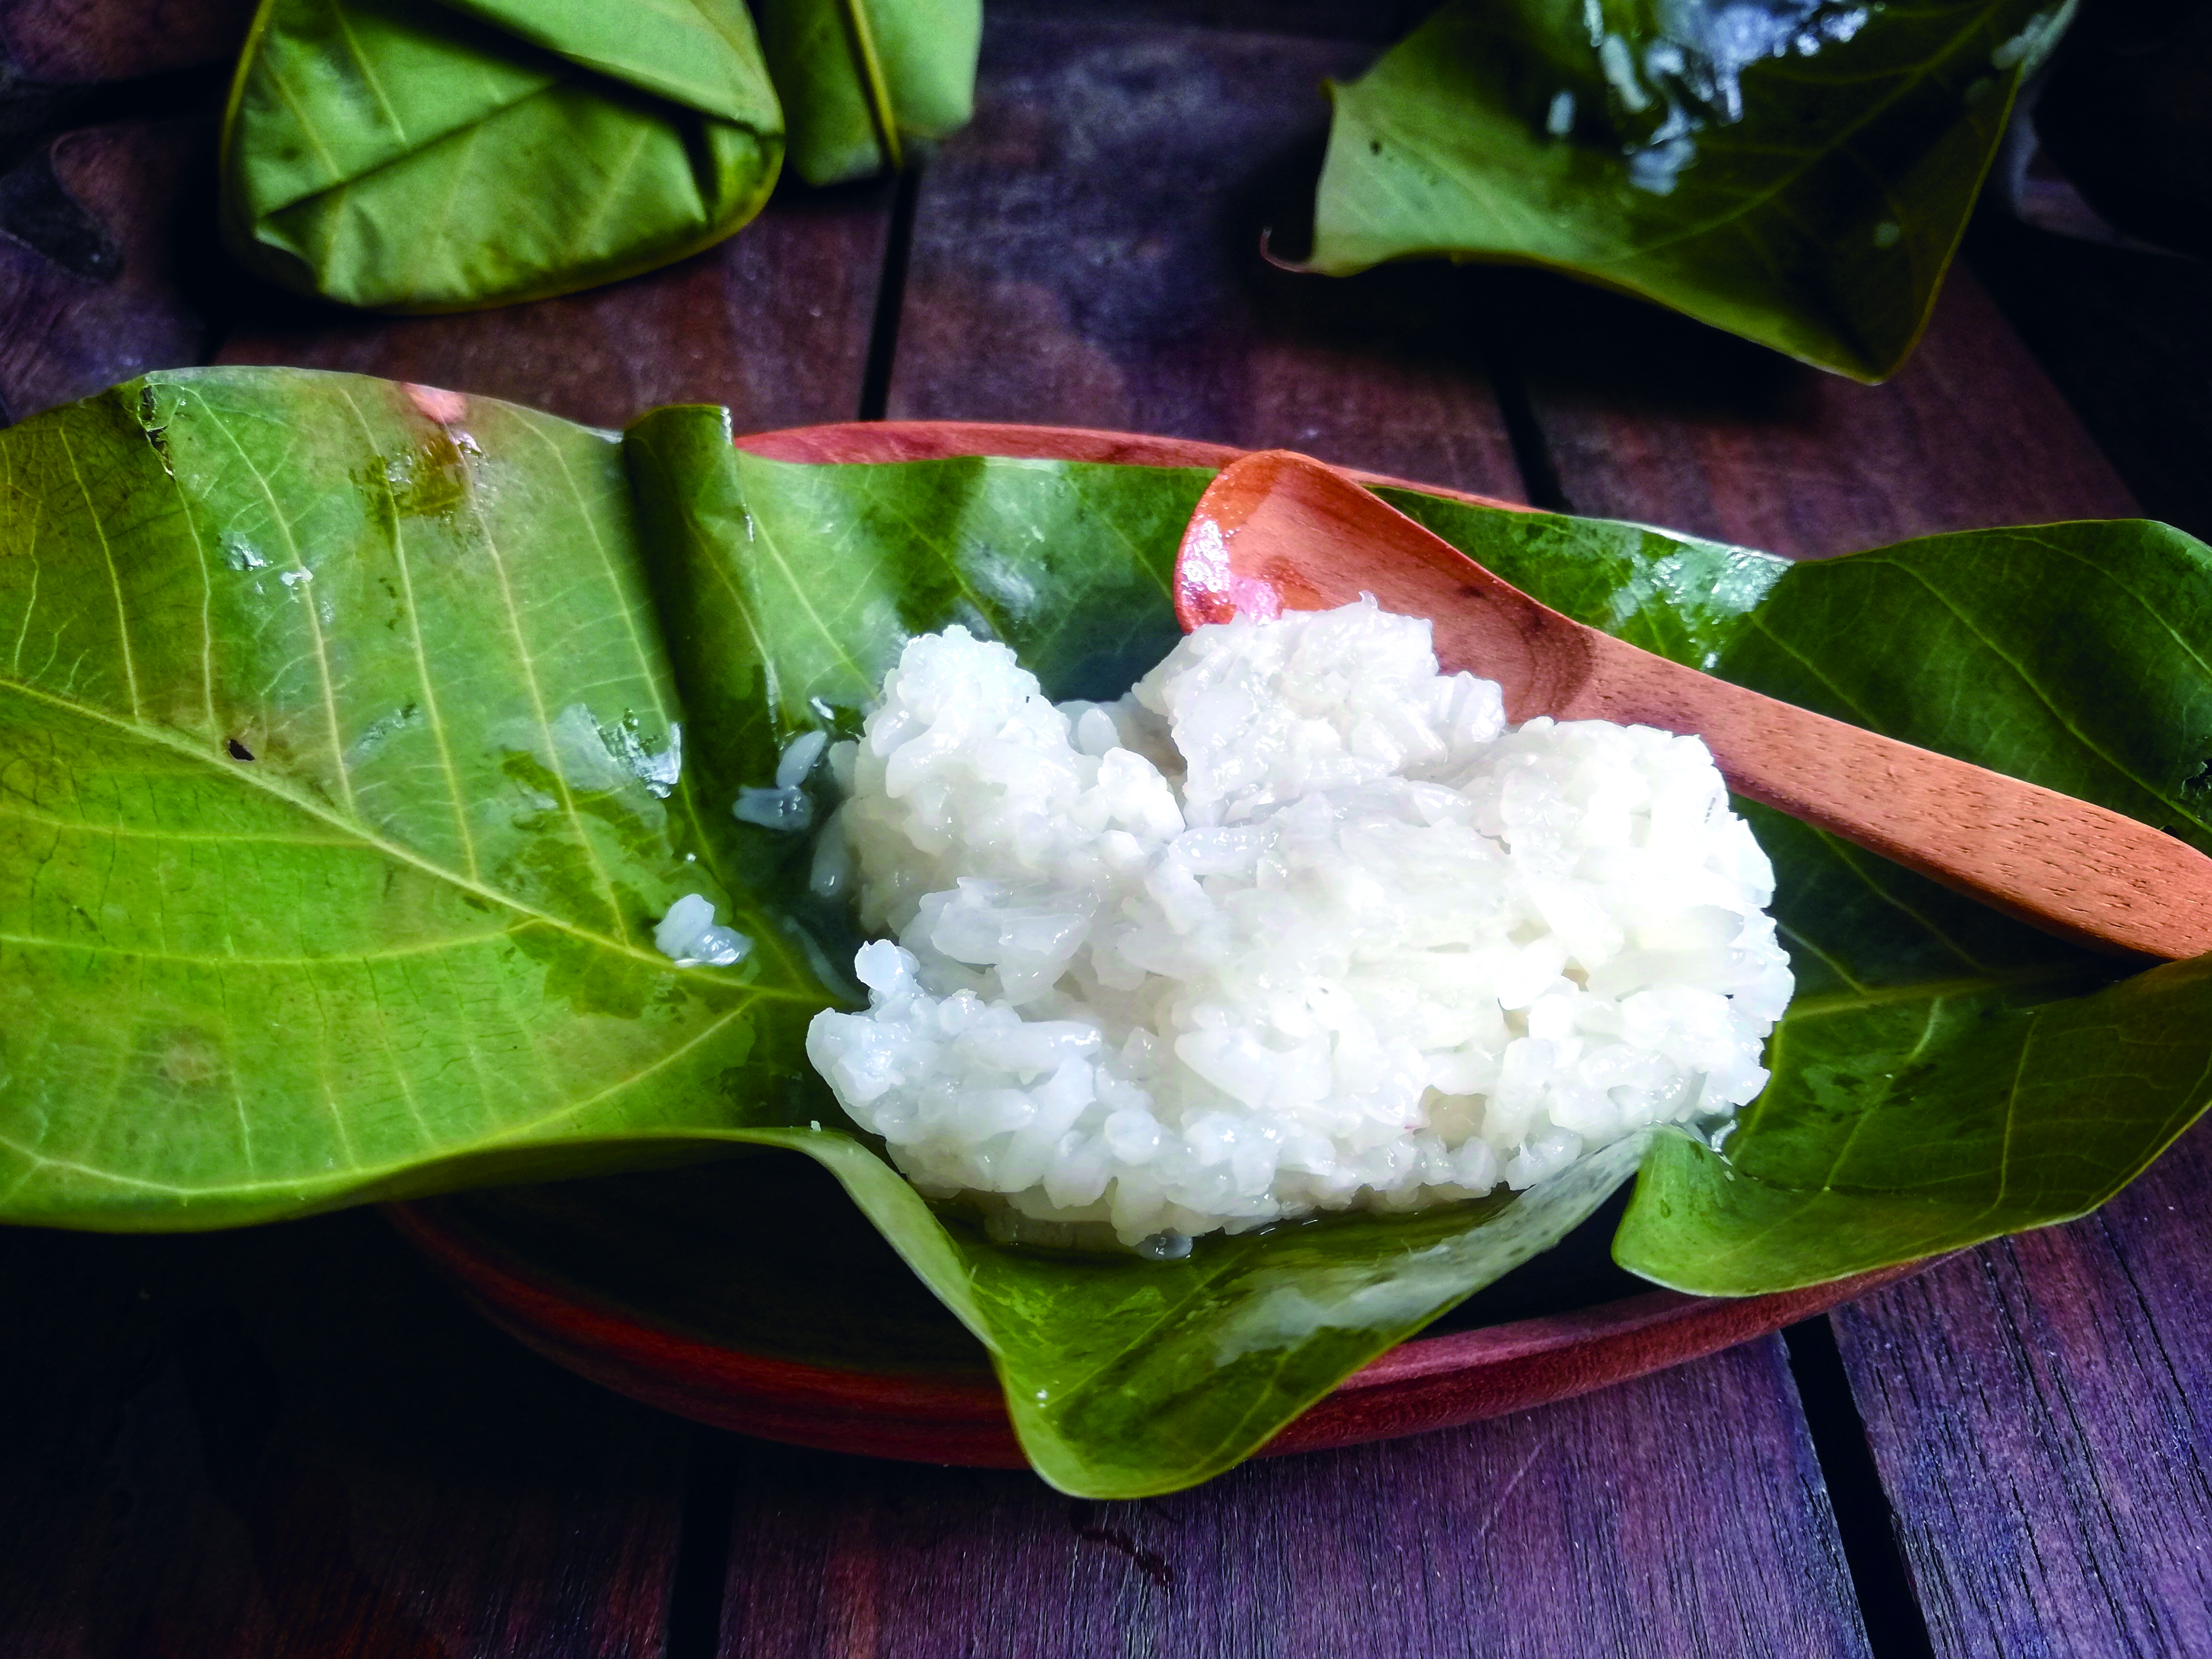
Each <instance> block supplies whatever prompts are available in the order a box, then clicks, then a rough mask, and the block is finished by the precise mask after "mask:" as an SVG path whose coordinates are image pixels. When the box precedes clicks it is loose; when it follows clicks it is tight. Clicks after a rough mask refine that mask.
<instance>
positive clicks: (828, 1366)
mask: <svg viewBox="0 0 2212 1659" xmlns="http://www.w3.org/2000/svg"><path fill="white" fill-rule="evenodd" d="M738 444H739V445H740V446H741V447H744V448H746V449H749V450H751V451H753V452H754V453H757V454H762V455H767V456H771V457H774V458H775V459H781V460H794V461H815V462H827V461H901V460H924V459H937V458H941V457H945V456H952V455H1012V456H1020V457H1029V458H1042V459H1067V460H1085V461H1111V462H1122V463H1136V464H1140V465H1152V466H1199V467H1209V468H1212V467H1219V466H1221V465H1224V464H1225V462H1227V461H1228V460H1230V459H1233V458H1234V457H1235V456H1237V454H1239V453H1242V452H1240V451H1237V450H1235V449H1231V448H1230V447H1226V446H1224V445H1220V444H1208V443H1200V442H1197V441H1192V440H1185V439H1176V438H1156V437H1144V436H1139V435H1133V434H1129V433H1120V432H1100V431H1091V430H1085V429H1079V428H1054V427H1033V426H1008V425H1000V424H993V423H987V422H957V421H888V422H854V423H849V424H843V425H835V426H818V427H803V428H796V429H793V430H790V431H784V432H770V433H762V434H758V435H754V436H750V437H745V438H740V439H738ZM1356 476H1358V477H1363V478H1366V479H1368V480H1369V481H1370V482H1376V483H1403V482H1405V481H1403V480H1400V479H1394V478H1383V477H1377V476H1376V475H1369V474H1358V475H1356ZM1409 487H1411V488H1418V489H1428V490H1430V491H1431V493H1433V494H1437V495H1455V496H1457V497H1459V498H1460V499H1462V500H1466V501H1485V502H1486V503H1487V504H1488V505H1492V506H1497V507H1513V506H1515V505H1516V504H1515V503H1512V502H1508V501H1489V500H1488V498H1487V497H1484V496H1479V495H1468V494H1467V493H1466V492H1465V491H1462V490H1446V489H1437V488H1436V487H1434V486H1431V485H1410V486H1409ZM1522 510H1525V509H1522ZM1619 1212H1620V1200H1616V1201H1615V1202H1614V1203H1613V1204H1611V1205H1608V1206H1606V1208H1605V1209H1604V1210H1602V1211H1601V1212H1600V1213H1599V1214H1598V1215H1596V1216H1595V1217H1593V1218H1591V1219H1590V1220H1589V1222H1588V1223H1586V1224H1585V1225H1583V1227H1582V1228H1581V1229H1579V1230H1578V1231H1577V1232H1576V1233H1575V1234H1574V1235H1573V1236H1571V1237H1570V1238H1569V1239H1568V1240H1567V1241H1566V1242H1565V1243H1562V1244H1561V1245H1559V1247H1558V1248H1556V1249H1553V1250H1552V1251H1549V1252H1547V1254H1546V1255H1543V1256H1541V1257H1539V1258H1538V1259H1537V1260H1536V1261H1532V1262H1530V1263H1528V1265H1527V1266H1525V1267H1522V1268H1520V1269H1519V1270H1517V1271H1516V1272H1515V1273H1511V1274H1510V1275H1508V1276H1507V1278H1506V1279H1503V1280H1501V1281H1499V1283H1498V1284H1497V1285H1493V1286H1492V1287H1491V1288H1490V1289H1489V1290H1486V1291H1483V1292H1482V1293H1480V1295H1478V1296H1476V1297H1473V1298H1471V1299H1470V1301H1469V1302H1468V1303H1467V1304H1465V1305H1463V1306H1462V1308H1461V1309H1459V1310H1455V1313H1454V1314H1453V1315H1451V1316H1449V1317H1448V1318H1447V1319H1446V1320H1444V1321H1442V1322H1439V1323H1438V1324H1437V1325H1436V1326H1433V1327H1431V1329H1430V1330H1429V1331H1428V1332H1426V1333H1425V1334H1423V1335H1421V1336H1420V1337H1419V1338H1417V1339H1415V1340H1413V1341H1410V1342H1407V1343H1405V1344H1403V1345H1402V1346H1400V1347H1398V1348H1396V1349H1395V1350H1393V1351H1392V1352H1389V1353H1387V1354H1384V1355H1383V1356H1382V1357H1381V1358H1378V1359H1376V1360H1375V1361H1374V1362H1373V1363H1372V1364H1369V1365H1368V1366H1367V1367H1366V1368H1365V1369H1364V1370H1360V1371H1358V1372H1357V1373H1355V1374H1354V1375H1353V1376H1350V1377H1348V1378H1346V1381H1345V1382H1344V1383H1341V1384H1340V1385H1339V1387H1338V1388H1337V1389H1336V1391H1335V1392H1334V1393H1333V1394H1331V1395H1328V1397H1327V1398H1326V1399H1324V1400H1322V1401H1320V1402H1319V1403H1318V1404H1316V1406H1314V1407H1312V1408H1311V1409H1310V1410H1309V1411H1308V1412H1306V1413H1305V1414H1304V1416H1302V1417H1300V1418H1298V1419H1297V1420H1296V1421H1295V1422H1293V1423H1291V1425H1289V1427H1287V1428H1286V1429H1285V1430H1284V1431H1283V1432H1282V1433H1281V1434H1280V1435H1279V1436H1278V1437H1276V1438H1275V1439H1274V1440H1273V1442H1272V1443H1270V1444H1269V1445H1268V1447H1267V1455H1274V1454H1277V1453H1283V1452H1296V1451H1312V1450H1317V1449H1322V1448H1325V1447H1331V1446H1346V1445H1352V1444H1356V1443H1359V1442H1362V1441H1368V1440H1383V1439H1389V1438H1393V1437H1397V1436H1400V1435H1407V1434H1418V1433H1421V1432H1423V1431H1427V1430H1431V1429H1441V1428H1449V1427H1451V1426H1453V1425H1457V1424H1462V1423H1471V1422H1474V1421H1475V1420H1477V1419H1480V1418H1485V1417H1493V1416H1497V1415H1499V1414H1501V1413H1506V1412H1512V1411H1519V1410H1522V1409H1525V1408H1526V1407H1531V1406H1536V1405H1541V1404H1543V1403H1544V1402H1546V1401H1553V1400H1561V1399H1565V1398H1567V1397H1568V1396H1570V1395H1577V1394H1583V1393H1586V1392H1588V1391H1589V1390H1590V1389H1598V1388H1603V1387H1604V1386H1606V1385H1607V1383H1618V1382H1622V1381H1625V1380H1626V1379H1627V1378H1629V1377H1633V1376H1643V1375H1644V1374H1645V1373H1647V1372H1650V1371H1654V1370H1661V1369H1663V1368H1664V1367H1666V1366H1668V1365H1674V1364H1681V1363H1682V1362H1683V1361H1685V1360H1689V1359H1694V1358H1699V1357H1700V1356H1702V1355H1705V1354H1708V1353H1711V1352H1716V1351H1717V1350H1719V1349H1721V1348H1724V1347H1728V1346H1731V1345H1733V1344H1735V1343H1737V1342H1741V1341H1745V1340H1748V1339H1750V1338H1753V1337H1756V1336H1762V1335H1765V1334H1767V1333H1769V1332H1771V1331H1774V1330H1778V1329H1779V1328H1781V1327H1783V1326H1784V1325H1786V1324H1790V1323H1791V1322H1794V1321H1796V1320H1799V1319H1803V1318H1806V1317H1808V1316H1811V1315H1814V1314H1816V1313H1819V1312H1821V1311H1823V1310H1826V1309H1828V1308H1831V1307H1833V1306H1834V1305H1835V1304H1838V1303H1839V1302H1843V1301H1846V1300H1848V1299H1850V1297H1855V1296H1858V1295H1861V1294H1863V1293H1864V1292H1865V1291H1869V1290H1872V1289H1873V1288H1875V1286H1877V1285H1884V1284H1887V1283H1889V1282H1890V1281H1892V1280H1893V1279H1899V1278H1902V1277H1904V1276H1905V1274H1907V1273H1912V1272H1915V1271H1917V1266H1914V1267H1896V1268H1891V1269H1888V1270H1886V1271H1884V1272H1881V1273H1869V1274H1866V1275H1863V1276H1862V1277H1860V1278H1857V1279H1846V1280H1843V1281H1841V1282H1838V1283H1836V1284H1832V1285H1819V1286H1816V1287H1814V1289H1811V1290H1806V1291H1791V1292H1788V1293H1786V1294H1783V1295H1778V1296H1764V1297H1746V1298H1741V1299H1729V1298H1721V1297H1688V1296H1680V1295H1677V1294H1676V1293H1674V1292H1673V1291H1659V1290H1653V1289H1651V1288H1650V1287H1649V1286H1648V1285H1643V1283H1642V1281H1640V1280H1638V1279H1632V1278H1631V1277H1630V1276H1629V1275H1627V1274H1626V1273H1622V1272H1621V1271H1620V1269H1618V1268H1616V1267H1613V1263H1612V1261H1611V1258H1610V1255H1609V1253H1608V1251H1607V1244H1608V1243H1609V1241H1610V1239H1611V1237H1612V1234H1613V1225H1614V1224H1615V1222H1616V1221H1617V1220H1618V1218H1619ZM386 1214H387V1215H388V1216H389V1217H390V1218H391V1220H392V1225H394V1226H395V1227H397V1228H398V1231H399V1232H400V1233H401V1234H402V1235H403V1236H404V1237H406V1238H407V1239H408V1240H409V1241H410V1242H411V1243H413V1244H414V1245H415V1246H416V1248H417V1249H420V1250H421V1251H422V1253H423V1254H424V1255H426V1256H428V1258H429V1259H430V1260H431V1261H433V1262H435V1263H436V1264H437V1265H438V1266H439V1267H441V1268H443V1269H444V1270H445V1271H446V1272H447V1273H448V1274H450V1275H451V1276H452V1277H453V1279H455V1280H456V1281H457V1282H458V1284H459V1286H460V1288H461V1289H462V1291H464V1292H465V1294H466V1295H467V1296H468V1297H469V1298H470V1300H471V1302H473V1303H474V1304H476V1305H477V1308H479V1309H480V1310H482V1311H483V1313H484V1314H485V1315H486V1316H488V1317H489V1318H490V1319H491V1320H492V1321H493V1322H495V1323H496V1324H498V1325H499V1326H501V1328H503V1329H505V1330H507V1332H508V1333H509V1334H512V1335H513V1336H515V1337H517V1338H519V1339H520V1340H522V1341H523V1342H525V1343H526V1344H527V1345H528V1346H531V1347H532V1348H534V1349H536V1350H537V1351H538V1352H540V1353H542V1354H544V1355H545V1356H546V1357H547V1358H550V1359H553V1360H555V1361H556V1362H557V1363H559V1364H562V1365H565V1366H567V1367H568V1369H569V1370H574V1371H575V1372H577V1373H578V1374H580V1375H581V1376H586V1377H589V1378H591V1379H592V1381H594V1382H596V1383H603V1384H605V1386H606V1387H608V1388H611V1389H616V1390H617V1391H618V1392H620V1393H623V1394H625V1395H629V1396H630V1397H631V1398H633V1399H636V1400H641V1401H645V1402H647V1404H649V1405H653V1406H659V1407H663V1408H665V1409H666V1410H669V1411H672V1412H675V1413H678V1414H680V1415H682V1416H684V1417H689V1418H692V1419H696V1420H697V1421H700V1422H702V1423H710V1424H714V1425H717V1426H719V1427H721V1428H727V1429H735V1430H738V1431H742V1432H744V1433H746V1434H753V1435H758V1436H761V1437H764V1438H767V1439H771V1440H781V1441H786V1442H788V1443H793V1444H795V1445H802V1446H816V1447H822V1448H824V1449H831V1450H836V1451H847V1452H857V1453H862V1454H866V1455H873V1456H878V1457H896V1458H905V1459H908V1460H912V1461H915V1462H932V1463H959V1464H968V1465H973V1466H976V1467H981V1468H1019V1467H1022V1465H1023V1462H1024V1460H1023V1457H1022V1455H1021V1450H1020V1448H1019V1447H1018V1445H1017V1444H1016V1443H1015V1440H1014V1435H1013V1430H1012V1425H1011V1424H1010V1423H1009V1422H1008V1420H1007V1418H1006V1406H1005V1403H1004V1401H1003V1400H1002V1399H1001V1397H1000V1392H999V1385H998V1382H997V1379H996V1378H995V1377H994V1376H993V1374H992V1371H991V1370H990V1366H989V1364H988V1362H987V1358H986V1356H985V1355H984V1352H983V1350H982V1348H981V1346H980V1345H979V1344H978V1343H977V1342H976V1341H975V1339H974V1338H973V1337H972V1336H970V1335H969V1334H968V1332H967V1331H966V1330H965V1329H963V1328H962V1327H961V1326H960V1325H959V1323H958V1322H957V1321H955V1320H954V1319H953V1318H952V1317H951V1315H950V1314H948V1313H946V1312H945V1310H944V1309H943V1308H942V1307H941V1306H940V1305H939V1304H938V1303H937V1301H936V1300H935V1298H934V1297H931V1296H930V1294H929V1293H928V1291H926V1290H925V1289H924V1288H923V1287H922V1285H921V1282H920V1281H919V1280H917V1279H915V1277H914V1275H913V1274H912V1273H909V1272H908V1270H907V1268H906V1267H905V1264H904V1263H902V1261H899V1259H898V1257H897V1256H896V1255H895V1254H894V1253H893V1252H892V1250H891V1249H890V1246H889V1245H887V1244H886V1243H884V1241H883V1240H882V1239H881V1238H880V1237H878V1236H877V1234H876V1233H875V1231H873V1229H872V1228H871V1227H870V1226H869V1225H867V1224H866V1221H865V1220H863V1219H862V1218H860V1214H859V1212H857V1211H856V1210H854V1208H853V1206H852V1205H851V1203H850V1202H849V1200H847V1199H846V1198H845V1197H844V1194H843V1193H842V1190H841V1189H840V1188H837V1186H836V1182H834V1181H832V1180H831V1179H830V1177H829V1176H827V1175H826V1174H824V1173H823V1172H822V1171H821V1170H819V1169H818V1168H817V1166H816V1165H815V1164H812V1163H811V1161H809V1160H807V1159H805V1158H800V1157H799V1156H797V1155H796V1154H785V1153H763V1154H759V1155H757V1156H753V1157H744V1158H733V1159H732V1160H730V1161H728V1162H726V1163H720V1164H708V1165H704V1166H700V1167H697V1168H694V1169H689V1170H674V1171H667V1172H655V1173H652V1174H643V1175H626V1176H608V1177H605V1178H601V1179H598V1180H591V1181H577V1182H562V1183H558V1184H555V1185H550V1186H544V1187H536V1188H508V1189H504V1190H497V1191H492V1192H484V1193H477V1194H467V1195H465V1196H460V1197H455V1198H446V1199H436V1200H425V1201H422V1202H417V1203H413V1204H400V1205H392V1206H387V1209H386ZM856 1312H857V1313H858V1314H859V1315H860V1316H858V1317H856V1316H855V1315H856Z"/></svg>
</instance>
